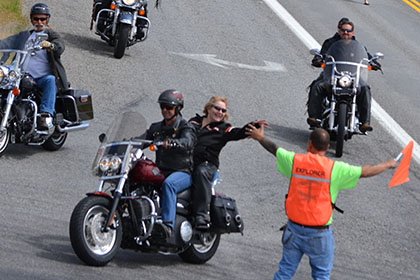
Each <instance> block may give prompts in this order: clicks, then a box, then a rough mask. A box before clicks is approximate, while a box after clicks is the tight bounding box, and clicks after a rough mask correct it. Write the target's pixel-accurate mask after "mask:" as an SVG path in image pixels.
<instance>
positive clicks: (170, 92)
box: [158, 89, 184, 109]
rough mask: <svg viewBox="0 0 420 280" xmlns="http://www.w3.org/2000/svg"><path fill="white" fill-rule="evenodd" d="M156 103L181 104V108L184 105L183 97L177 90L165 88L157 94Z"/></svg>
mask: <svg viewBox="0 0 420 280" xmlns="http://www.w3.org/2000/svg"><path fill="white" fill-rule="evenodd" d="M158 103H159V104H170V105H174V106H177V107H178V106H181V109H182V108H183V107H184V97H182V94H181V93H180V92H179V91H177V90H174V89H167V90H165V91H164V92H162V93H161V94H160V95H159V99H158Z"/></svg>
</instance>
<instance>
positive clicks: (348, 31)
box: [340, 28, 353, 33]
mask: <svg viewBox="0 0 420 280" xmlns="http://www.w3.org/2000/svg"><path fill="white" fill-rule="evenodd" d="M340 30H341V32H343V33H345V32H347V33H350V32H353V29H345V28H340Z"/></svg>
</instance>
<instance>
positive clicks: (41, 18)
mask: <svg viewBox="0 0 420 280" xmlns="http://www.w3.org/2000/svg"><path fill="white" fill-rule="evenodd" d="M47 19H48V18H47V17H32V20H33V21H39V20H40V21H46V20H47Z"/></svg>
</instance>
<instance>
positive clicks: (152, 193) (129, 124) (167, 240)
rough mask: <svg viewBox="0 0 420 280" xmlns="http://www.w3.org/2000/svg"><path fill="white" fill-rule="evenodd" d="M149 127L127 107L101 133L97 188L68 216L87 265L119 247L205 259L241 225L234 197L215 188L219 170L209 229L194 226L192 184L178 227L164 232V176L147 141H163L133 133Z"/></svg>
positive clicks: (183, 197) (181, 197) (181, 203)
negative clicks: (105, 130)
mask: <svg viewBox="0 0 420 280" xmlns="http://www.w3.org/2000/svg"><path fill="white" fill-rule="evenodd" d="M145 129H146V122H145V120H144V118H143V117H142V116H141V115H139V114H138V113H134V112H126V113H123V114H121V115H120V116H119V117H118V118H117V119H116V120H115V122H114V124H113V125H112V126H111V127H110V129H109V130H108V132H107V133H106V134H102V135H101V136H100V140H101V144H100V146H99V149H98V153H97V156H96V158H95V160H94V163H93V173H94V175H96V176H99V178H100V179H99V185H98V188H97V189H96V191H94V192H91V193H88V194H87V197H85V198H84V199H82V200H81V201H80V202H79V203H78V204H77V206H76V207H75V209H74V210H73V213H72V215H71V220H70V240H71V245H72V247H73V250H74V251H75V253H76V255H77V256H78V257H79V258H80V259H81V260H82V261H83V262H85V263H86V264H88V265H93V266H103V265H106V264H107V263H108V262H109V261H111V260H112V259H113V257H114V256H115V254H116V253H117V251H118V249H119V248H120V247H121V248H124V249H133V250H136V251H138V250H140V251H142V252H146V253H162V254H178V255H179V256H180V257H181V258H182V259H183V260H184V261H186V262H190V263H196V264H202V263H205V262H207V261H208V260H209V259H211V258H212V257H213V255H214V254H215V253H216V250H217V248H218V246H219V242H220V235H221V234H223V233H230V232H241V233H242V231H243V222H242V219H241V217H240V215H239V214H238V210H237V208H236V203H235V200H233V199H231V198H228V197H225V196H223V195H220V194H216V193H215V192H214V186H215V185H216V183H217V181H218V179H217V176H215V178H214V182H213V187H212V188H213V194H214V195H213V197H212V203H211V223H212V225H211V227H210V229H208V230H196V229H195V228H194V226H193V222H192V215H191V211H192V201H191V188H190V189H187V190H185V191H183V192H181V193H179V194H178V195H177V204H176V205H177V208H176V219H175V224H174V230H173V231H172V235H171V236H170V237H168V236H167V235H166V234H167V233H166V232H165V229H164V227H163V226H162V219H161V206H160V200H161V185H162V182H163V181H164V180H165V176H164V175H163V174H162V172H161V171H160V170H159V168H158V167H157V166H156V164H155V163H154V162H153V161H152V160H150V159H148V158H147V156H146V154H145V153H146V152H147V150H146V148H147V147H150V149H151V150H154V149H156V148H157V149H159V148H160V147H161V145H162V143H161V142H155V143H152V142H151V141H148V140H142V139H137V138H132V136H133V134H135V133H136V132H141V131H145Z"/></svg>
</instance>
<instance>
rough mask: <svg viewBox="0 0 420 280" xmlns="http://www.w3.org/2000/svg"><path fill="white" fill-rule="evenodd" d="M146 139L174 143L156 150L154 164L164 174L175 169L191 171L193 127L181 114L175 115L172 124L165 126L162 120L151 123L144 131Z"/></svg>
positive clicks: (194, 139) (194, 140) (194, 137)
mask: <svg viewBox="0 0 420 280" xmlns="http://www.w3.org/2000/svg"><path fill="white" fill-rule="evenodd" d="M146 139H148V140H153V141H164V140H167V141H168V142H169V143H170V144H174V146H173V147H170V148H167V149H165V148H163V147H160V148H159V149H158V150H157V151H156V164H157V166H158V167H159V168H160V170H161V171H162V172H163V173H164V174H165V176H168V175H169V174H171V173H172V172H175V171H182V172H187V173H189V174H191V173H192V168H193V149H194V146H195V143H196V135H195V131H194V128H193V127H192V126H191V125H190V124H189V123H188V122H187V121H186V120H185V119H183V118H182V116H181V115H178V116H177V119H176V121H175V122H174V124H173V125H172V126H165V123H164V121H161V122H156V123H152V125H151V126H150V128H149V129H148V130H147V131H146Z"/></svg>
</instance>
